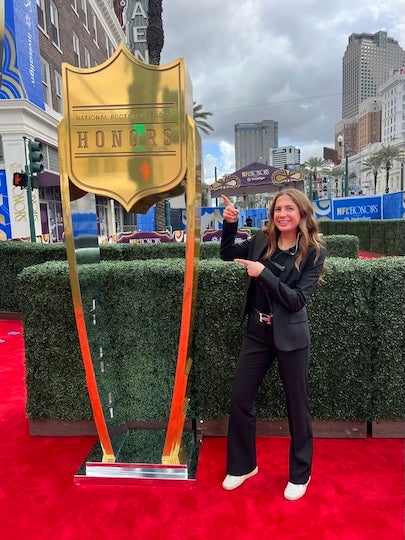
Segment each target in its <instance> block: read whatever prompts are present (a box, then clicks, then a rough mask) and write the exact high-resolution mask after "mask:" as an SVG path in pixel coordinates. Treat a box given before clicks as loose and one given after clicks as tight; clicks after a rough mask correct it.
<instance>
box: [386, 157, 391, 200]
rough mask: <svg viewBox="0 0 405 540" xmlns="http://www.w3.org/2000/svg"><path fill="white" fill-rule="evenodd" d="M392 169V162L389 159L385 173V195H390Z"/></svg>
mask: <svg viewBox="0 0 405 540" xmlns="http://www.w3.org/2000/svg"><path fill="white" fill-rule="evenodd" d="M390 169H391V162H390V160H389V159H387V162H386V164H385V171H386V175H385V193H389V192H390V184H389V182H390Z"/></svg>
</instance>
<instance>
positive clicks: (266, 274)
mask: <svg viewBox="0 0 405 540" xmlns="http://www.w3.org/2000/svg"><path fill="white" fill-rule="evenodd" d="M223 227H224V228H223V231H222V238H221V249H220V257H221V259H222V260H224V261H232V260H234V259H238V258H240V259H248V260H251V261H258V260H260V258H261V257H262V256H263V255H264V253H265V252H266V250H267V248H268V241H267V237H266V236H265V234H264V232H263V231H258V232H257V233H256V234H255V235H254V236H253V237H252V238H251V239H249V240H245V241H243V242H240V243H235V236H236V232H237V228H238V224H237V223H228V222H226V221H224V224H223ZM315 255H316V252H315V248H314V247H313V246H310V247H309V249H308V253H307V256H306V257H305V258H304V259H303V260H302V261H301V265H300V271H298V270H297V269H296V267H295V266H294V262H295V258H296V257H295V256H291V257H288V258H287V260H286V262H285V265H284V270H283V271H282V272H281V273H280V276H279V277H277V276H275V275H274V274H273V272H272V271H271V270H269V269H268V268H267V267H266V268H265V269H264V270H263V272H262V273H261V274H260V276H259V277H258V278H256V279H257V281H258V283H260V284H261V286H262V287H263V288H264V289H265V290H267V291H268V294H269V296H270V298H271V300H272V304H273V330H274V343H275V345H276V347H277V348H278V349H280V350H282V351H292V350H295V349H302V348H303V347H308V346H309V345H310V333H309V322H308V313H307V308H306V302H307V299H308V297H309V296H310V294H311V293H312V291H313V290H314V287H315V285H316V284H317V282H318V279H319V276H320V275H321V272H322V268H323V263H324V260H325V257H326V248H325V247H324V246H321V252H320V256H319V258H318V259H317V260H316V262H315ZM252 279H254V278H251V277H249V276H247V279H246V283H245V289H244V296H243V303H242V313H241V315H242V319H243V317H244V316H245V315H246V311H247V306H248V299H249V294H250V285H251V283H252Z"/></svg>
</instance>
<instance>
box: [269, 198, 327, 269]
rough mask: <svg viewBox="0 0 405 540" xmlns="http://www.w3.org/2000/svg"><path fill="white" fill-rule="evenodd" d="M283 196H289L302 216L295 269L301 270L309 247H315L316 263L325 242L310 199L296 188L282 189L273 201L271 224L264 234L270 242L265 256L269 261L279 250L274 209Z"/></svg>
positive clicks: (270, 215)
mask: <svg viewBox="0 0 405 540" xmlns="http://www.w3.org/2000/svg"><path fill="white" fill-rule="evenodd" d="M281 195H288V196H289V197H290V198H291V200H292V201H293V202H294V203H295V204H296V205H297V206H298V208H299V211H300V215H301V219H300V221H299V224H298V233H299V242H298V251H297V257H296V259H295V267H296V268H297V270H299V268H300V263H301V261H302V260H303V259H304V258H305V257H306V255H307V253H308V248H309V246H314V248H315V251H316V256H315V261H316V260H317V259H318V257H319V254H320V251H321V250H320V246H321V245H324V244H325V242H324V240H323V239H322V238H321V236H320V235H319V226H318V222H317V221H316V218H315V214H314V210H313V208H312V205H311V201H310V200H309V199H308V197H307V196H306V195H305V193H302V191H299V190H298V189H295V188H286V189H282V190H281V191H279V192H278V193H277V195H276V196H275V197H274V199H273V202H272V203H271V207H270V213H269V222H268V224H267V227H266V228H265V229H264V233H265V235H266V236H267V239H268V242H269V248H268V250H267V252H266V254H265V255H264V258H265V259H267V258H268V257H271V255H273V253H274V252H275V251H276V249H277V242H278V238H279V236H280V231H279V230H278V229H277V227H276V225H275V224H274V209H275V206H276V203H277V199H278V198H279V197H280V196H281Z"/></svg>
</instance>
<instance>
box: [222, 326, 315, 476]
mask: <svg viewBox="0 0 405 540" xmlns="http://www.w3.org/2000/svg"><path fill="white" fill-rule="evenodd" d="M309 356H310V355H309V349H308V347H306V348H304V349H298V350H294V351H279V350H277V349H276V347H275V345H274V340H273V327H272V326H271V325H267V324H263V323H259V322H256V321H255V320H253V319H250V320H249V321H248V328H247V331H246V334H245V336H244V339H243V344H242V349H241V352H240V355H239V359H238V362H237V366H236V370H235V376H234V381H233V386H232V396H231V408H230V416H229V428H228V450H227V473H228V474H232V475H235V476H240V475H243V474H247V473H249V472H250V471H252V470H253V469H254V468H255V467H256V464H257V463H256V397H257V393H258V390H259V387H260V384H261V382H262V381H263V378H264V376H265V375H266V373H267V371H268V370H269V368H270V366H271V365H272V363H273V361H274V359H275V358H276V359H277V364H278V369H279V372H280V377H281V381H282V384H283V388H284V394H285V398H286V406H287V413H288V424H289V429H290V436H291V441H290V460H289V465H290V467H289V468H290V471H289V480H290V482H293V483H294V484H305V483H306V482H307V481H308V478H309V476H310V474H311V465H312V451H313V444H312V439H313V438H312V423H311V417H310V413H309V400H308V366H309ZM270 459H271V457H270Z"/></svg>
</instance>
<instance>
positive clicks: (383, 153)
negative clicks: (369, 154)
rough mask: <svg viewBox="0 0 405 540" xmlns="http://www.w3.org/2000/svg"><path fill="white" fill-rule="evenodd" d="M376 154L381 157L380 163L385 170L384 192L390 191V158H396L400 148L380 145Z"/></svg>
mask: <svg viewBox="0 0 405 540" xmlns="http://www.w3.org/2000/svg"><path fill="white" fill-rule="evenodd" d="M377 154H378V155H379V157H380V158H381V164H382V165H384V168H385V171H386V176H385V178H386V181H385V193H389V192H390V169H391V167H392V160H394V159H397V158H398V157H399V156H400V150H399V148H397V147H396V146H392V145H387V146H385V145H382V146H381V147H380V148H379V149H378V150H377Z"/></svg>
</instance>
